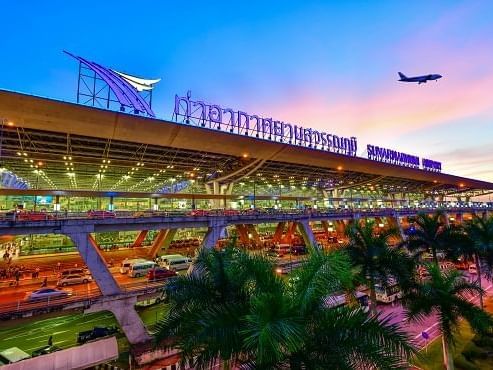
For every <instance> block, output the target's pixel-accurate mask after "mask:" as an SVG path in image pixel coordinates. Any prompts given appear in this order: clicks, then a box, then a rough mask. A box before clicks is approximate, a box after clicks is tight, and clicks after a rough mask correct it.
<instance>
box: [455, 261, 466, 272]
mask: <svg viewBox="0 0 493 370" xmlns="http://www.w3.org/2000/svg"><path fill="white" fill-rule="evenodd" d="M454 266H455V268H456V269H457V270H467V269H468V268H469V262H467V261H464V260H460V259H459V260H458V261H456V262H455V263H454Z"/></svg>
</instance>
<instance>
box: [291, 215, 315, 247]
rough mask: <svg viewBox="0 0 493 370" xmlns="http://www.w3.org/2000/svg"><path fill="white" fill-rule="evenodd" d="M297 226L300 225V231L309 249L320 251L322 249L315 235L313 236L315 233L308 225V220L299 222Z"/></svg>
mask: <svg viewBox="0 0 493 370" xmlns="http://www.w3.org/2000/svg"><path fill="white" fill-rule="evenodd" d="M296 224H297V225H298V229H299V230H300V234H301V236H302V237H303V240H304V241H305V245H306V246H307V248H314V249H319V248H320V247H319V245H318V243H317V240H316V239H315V235H313V231H312V228H311V227H310V224H309V223H308V220H302V221H298V222H297V223H296Z"/></svg>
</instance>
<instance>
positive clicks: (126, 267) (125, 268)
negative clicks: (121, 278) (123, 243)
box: [120, 258, 146, 274]
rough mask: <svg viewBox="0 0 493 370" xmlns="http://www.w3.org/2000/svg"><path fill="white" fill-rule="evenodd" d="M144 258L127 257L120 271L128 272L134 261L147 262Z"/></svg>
mask: <svg viewBox="0 0 493 370" xmlns="http://www.w3.org/2000/svg"><path fill="white" fill-rule="evenodd" d="M145 261H146V260H145V259H144V258H125V259H124V260H123V261H122V263H121V265H120V273H122V274H127V273H128V270H129V269H130V266H131V265H132V264H133V263H137V262H145Z"/></svg>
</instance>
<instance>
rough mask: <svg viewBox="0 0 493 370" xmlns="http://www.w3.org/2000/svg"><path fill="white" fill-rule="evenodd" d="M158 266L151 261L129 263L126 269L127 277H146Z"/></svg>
mask: <svg viewBox="0 0 493 370" xmlns="http://www.w3.org/2000/svg"><path fill="white" fill-rule="evenodd" d="M157 266H158V265H157V264H156V263H155V262H153V261H146V260H143V261H138V262H134V263H131V264H130V266H129V268H128V275H129V276H131V277H141V276H145V275H147V272H148V271H149V270H151V269H154V268H156V267H157Z"/></svg>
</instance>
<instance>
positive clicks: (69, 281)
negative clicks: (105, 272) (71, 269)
mask: <svg viewBox="0 0 493 370" xmlns="http://www.w3.org/2000/svg"><path fill="white" fill-rule="evenodd" d="M91 281H92V277H91V275H79V274H73V275H66V276H63V277H61V278H60V279H58V282H57V283H56V285H58V286H67V285H73V284H87V283H89V282H91Z"/></svg>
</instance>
